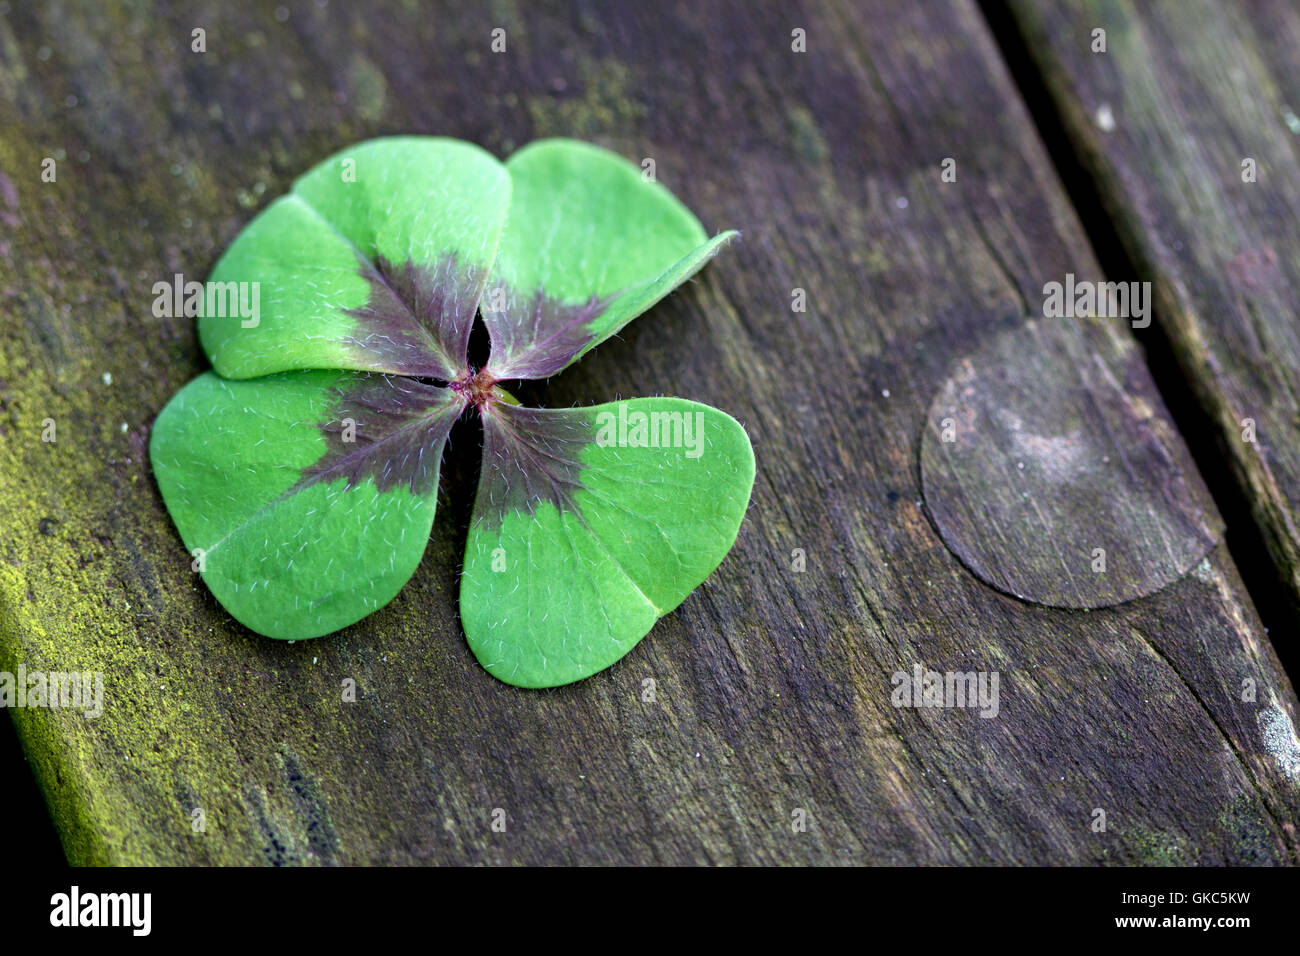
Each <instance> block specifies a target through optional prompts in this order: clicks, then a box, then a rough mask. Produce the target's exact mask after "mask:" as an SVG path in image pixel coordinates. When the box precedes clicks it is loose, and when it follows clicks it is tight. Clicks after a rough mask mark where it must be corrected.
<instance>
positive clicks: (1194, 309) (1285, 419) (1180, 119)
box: [1011, 0, 1300, 611]
mask: <svg viewBox="0 0 1300 956" xmlns="http://www.w3.org/2000/svg"><path fill="white" fill-rule="evenodd" d="M1011 8H1012V11H1013V13H1014V15H1015V17H1016V20H1017V21H1018V23H1019V25H1020V29H1021V31H1022V32H1023V35H1024V39H1025V42H1026V43H1027V44H1028V46H1029V48H1030V49H1031V50H1032V51H1033V52H1034V54H1035V61H1036V65H1037V68H1038V70H1039V75H1040V76H1041V77H1042V81H1043V82H1044V83H1045V84H1046V86H1047V88H1048V89H1049V91H1050V93H1051V96H1052V100H1053V102H1054V104H1055V107H1056V108H1057V109H1058V110H1059V112H1060V115H1061V118H1062V121H1063V125H1064V126H1065V128H1066V131H1067V134H1068V136H1069V137H1070V140H1071V144H1072V146H1073V148H1074V149H1075V150H1076V151H1077V152H1078V153H1079V155H1080V156H1081V157H1082V160H1083V162H1084V165H1085V166H1086V168H1087V170H1088V172H1089V173H1090V174H1091V175H1092V177H1093V179H1094V182H1095V184H1096V188H1097V189H1098V190H1099V192H1100V193H1101V196H1102V201H1103V203H1104V206H1105V209H1106V212H1107V214H1108V215H1109V216H1110V217H1111V219H1112V220H1113V222H1114V224H1115V227H1116V230H1117V232H1118V233H1119V236H1120V239H1121V240H1122V242H1123V246H1124V250H1125V252H1126V254H1127V255H1128V257H1129V258H1130V259H1131V260H1132V261H1133V262H1134V263H1135V265H1136V268H1137V270H1138V272H1139V274H1140V277H1141V278H1142V279H1143V280H1147V281H1150V282H1152V283H1153V288H1154V293H1155V298H1156V316H1157V321H1158V322H1159V324H1160V327H1161V329H1162V331H1163V333H1164V334H1165V335H1166V336H1167V337H1168V339H1169V341H1170V343H1171V345H1172V348H1173V352H1174V355H1175V357H1176V359H1177V362H1178V365H1179V367H1180V368H1181V370H1182V373H1183V374H1184V375H1185V376H1186V378H1187V379H1188V381H1189V382H1190V385H1191V388H1192V390H1193V392H1194V394H1195V396H1196V398H1197V400H1198V402H1199V404H1200V405H1201V407H1202V409H1203V410H1204V413H1205V414H1206V415H1207V416H1208V418H1209V420H1210V422H1211V423H1212V427H1213V428H1214V429H1215V431H1216V432H1217V435H1216V439H1217V444H1218V447H1219V448H1220V449H1221V450H1222V452H1223V453H1224V455H1225V456H1226V457H1227V459H1228V461H1229V462H1230V464H1231V470H1232V476H1233V479H1235V481H1236V483H1237V486H1238V487H1239V489H1240V493H1241V494H1242V495H1243V496H1245V498H1246V500H1247V501H1248V504H1249V509H1250V511H1251V513H1252V515H1253V518H1254V520H1255V522H1256V523H1257V524H1258V526H1259V529H1260V531H1261V536H1262V538H1263V541H1264V543H1265V545H1266V546H1267V549H1268V552H1269V554H1270V556H1271V558H1272V560H1273V562H1274V564H1275V565H1276V568H1277V570H1278V574H1279V576H1280V577H1281V579H1282V581H1283V582H1284V584H1285V586H1286V589H1287V591H1288V596H1289V598H1290V600H1291V601H1292V602H1294V604H1295V605H1296V606H1297V607H1300V387H1298V386H1297V383H1298V382H1300V296H1298V295H1297V292H1296V290H1297V288H1300V285H1298V282H1300V231H1297V229H1296V221H1297V210H1300V119H1297V116H1296V111H1300V9H1297V8H1296V6H1295V4H1293V3H1288V2H1286V0H1263V2H1250V3H1226V4H1225V3H1213V2H1210V0H1192V2H1177V3H1175V2H1155V3H1131V2H1123V3H1112V2H1109V0H1106V2H1102V0H1069V2H1064V3H1058V2H1050V3H1047V2H1041V0H1012V3H1011ZM1097 29H1101V30H1104V31H1105V41H1106V50H1105V52H1104V53H1101V52H1098V53H1094V52H1092V47H1093V31H1094V30H1097ZM1153 331H1154V330H1153ZM1294 610H1295V608H1292V611H1294Z"/></svg>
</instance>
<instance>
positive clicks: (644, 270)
mask: <svg viewBox="0 0 1300 956" xmlns="http://www.w3.org/2000/svg"><path fill="white" fill-rule="evenodd" d="M734 235H735V233H734V232H727V233H723V234H721V235H718V236H716V237H715V238H713V239H711V240H710V239H708V237H707V236H706V234H705V232H704V230H703V228H702V227H701V226H700V223H699V222H698V220H696V218H695V217H694V216H693V215H692V214H691V213H690V211H689V210H687V209H686V208H685V207H684V206H683V205H682V204H681V203H680V202H678V201H677V200H676V199H675V198H674V197H673V196H672V195H671V194H670V193H669V192H668V191H667V190H666V189H664V188H663V187H662V186H660V185H658V184H657V183H654V182H647V181H644V179H643V177H642V175H641V171H640V170H639V169H637V168H636V167H635V166H633V165H632V164H631V163H628V162H627V161H625V160H623V159H621V158H619V157H617V156H615V155H613V154H612V153H609V152H607V151H605V150H601V149H598V148H596V147H593V146H589V145H586V144H583V143H578V142H573V141H566V140H545V141H541V142H537V143H534V144H532V145H530V146H528V147H527V148H525V149H522V150H520V151H519V152H517V153H515V154H514V155H513V156H511V157H510V159H509V161H508V162H506V163H504V164H502V163H500V162H499V161H497V160H496V159H495V158H493V157H492V156H491V155H490V154H488V153H486V152H484V151H483V150H481V149H479V148H478V147H476V146H473V145H471V144H468V143H463V142H459V141H456V140H450V139H439V138H428V137H397V138H386V139H379V140H372V141H369V142H366V143H361V144H359V145H357V146H354V147H352V148H350V149H347V150H344V151H343V152H341V153H339V154H337V155H335V156H333V157H331V158H330V159H327V160H325V161H324V162H323V163H321V164H320V165H318V166H316V167H315V168H314V169H312V170H311V171H310V172H308V173H307V174H306V175H304V176H303V177H301V178H300V179H299V180H298V181H297V182H295V183H294V185H293V188H292V190H291V191H290V192H289V194H288V195H286V196H283V197H281V198H280V199H277V200H276V201H275V202H274V203H272V204H271V205H270V206H269V207H268V208H267V209H266V210H265V211H264V212H262V213H261V214H260V215H259V216H257V217H256V218H255V219H254V220H253V222H251V223H250V224H249V225H248V227H247V228H246V229H245V230H244V231H243V232H242V233H241V234H240V235H239V236H238V237H237V238H236V239H235V241H234V243H233V244H232V245H231V246H230V248H229V249H228V250H227V251H226V253H225V255H224V256H223V257H222V258H221V260H220V261H219V262H218V263H217V265H216V267H215V269H214V271H213V274H212V276H211V278H210V280H209V283H208V285H207V287H206V288H207V290H209V291H211V290H212V289H213V288H214V287H215V288H216V289H218V290H219V293H221V292H222V291H230V292H232V293H233V292H237V291H238V290H241V289H243V288H244V286H243V285H242V284H243V283H249V284H251V285H252V286H253V288H255V289H256V292H257V295H256V296H247V297H246V299H251V300H252V301H255V302H258V303H259V307H258V314H257V315H256V316H253V317H252V318H250V317H249V316H248V315H246V314H243V313H241V312H239V311H238V310H231V309H222V308H205V309H202V310H201V311H202V314H201V316H200V318H199V335H200V338H201V340H202V343H203V346H204V349H205V351H206V352H207V353H208V355H209V357H210V358H211V360H212V364H213V367H214V369H215V372H208V373H206V374H204V375H202V376H200V377H199V378H197V379H195V380H194V381H193V382H191V383H190V384H189V385H187V386H186V387H185V388H184V389H182V390H181V392H180V393H179V394H177V395H176V396H175V397H174V398H173V399H172V401H171V402H170V403H169V404H168V405H167V407H166V408H165V409H164V410H163V411H162V412H161V413H160V414H159V416H158V419H157V422H156V423H155V425H154V429H153V437H152V440H151V445H150V454H151V458H152V462H153V468H154V473H155V475H156V476H157V479H158V485H159V488H160V489H161V491H162V495H163V499H164V501H165V502H166V504H167V508H168V510H169V511H170V513H171V516H172V518H173V520H174V521H175V523H176V527H177V529H178V530H179V531H180V535H181V538H182V539H183V540H184V542H185V546H186V548H187V549H189V550H190V552H191V553H192V554H193V555H195V563H196V566H197V567H198V568H199V570H200V571H201V572H202V575H203V579H204V581H205V582H206V583H207V585H208V587H209V588H210V589H211V591H212V593H213V594H214V595H215V596H216V597H217V599H218V600H219V601H220V602H221V603H222V605H224V606H225V608H226V609H227V610H228V611H229V612H230V613H231V614H232V615H234V617H235V618H237V619H238V620H239V621H241V622H242V623H243V624H245V625H247V626H248V627H249V628H251V629H252V630H254V631H257V632H258V633H260V634H263V635H266V636H267V637H273V638H284V639H304V638H311V637H319V636H321V635H324V634H328V633H330V632H332V631H336V630H338V629H339V628H342V627H344V626H346V625H348V624H352V623H353V622H355V621H358V620H360V619H361V618H363V617H365V616H366V615H367V614H370V613H371V612H372V611H375V610H377V609H378V608H380V607H383V606H384V605H385V604H387V603H388V602H389V601H390V600H392V599H393V597H394V596H395V595H396V594H397V593H398V591H400V590H401V588H402V587H403V585H405V584H406V582H407V581H408V580H409V579H410V577H411V576H412V574H414V573H415V569H416V567H417V565H418V564H419V562H420V559H421V556H422V555H423V553H424V549H425V544H426V542H427V540H428V538H429V534H430V531H431V528H432V525H433V514H434V506H435V504H436V499H437V492H438V470H439V465H440V463H441V459H442V452H443V447H444V445H445V443H446V440H447V436H448V434H449V432H450V430H451V427H452V425H453V423H454V422H455V421H456V420H457V419H458V418H460V417H461V415H462V414H463V413H465V412H466V411H467V410H468V409H471V408H472V409H474V410H476V412H477V413H478V416H479V418H480V419H481V421H482V427H483V466H482V472H481V476H480V480H479V488H478V496H477V499H476V501H475V504H474V514H473V518H472V520H471V525H470V530H469V540H468V544H467V549H466V556H465V567H464V572H463V575H462V578H461V593H460V610H461V620H462V623H463V624H464V628H465V634H466V636H467V638H468V640H469V644H470V647H471V648H472V650H473V652H474V654H475V655H476V656H477V658H478V660H479V661H480V662H481V663H482V664H483V666H484V667H485V668H487V670H488V671H489V672H490V673H492V674H493V675H494V676H496V677H498V678H500V679H501V680H503V681H505V682H507V683H510V684H516V685H519V686H524V687H550V686H555V685H559V684H565V683H569V682H571V681H575V680H579V679H581V678H584V677H587V676H589V675H591V674H594V673H596V672H597V671H599V670H602V669H603V668H605V667H608V666H609V665H610V664H612V663H614V662H615V661H617V660H618V659H619V658H620V657H622V656H623V655H624V654H626V653H627V652H628V651H629V650H631V648H632V647H634V646H635V645H636V643H637V642H638V641H639V640H640V639H641V638H642V637H644V636H645V634H646V633H647V632H648V631H649V630H650V628H651V627H652V626H653V625H654V623H655V621H656V620H657V619H658V618H659V617H661V616H662V615H664V614H666V613H668V612H669V611H671V610H672V609H673V608H675V607H677V606H678V605H679V604H680V603H681V602H682V601H683V600H684V599H685V598H686V596H687V595H689V594H690V593H691V591H693V590H694V589H695V588H696V587H697V586H698V585H699V584H700V583H701V582H702V581H703V580H704V579H705V578H706V577H708V575H709V574H711V573H712V572H713V570H714V569H715V568H716V567H717V566H718V564H719V563H720V562H721V561H722V559H723V558H724V557H725V556H726V554H727V552H728V551H729V550H730V549H731V546H732V544H733V543H734V542H735V539H736V534H737V532H738V530H739V527H740V523H741V520H742V519H743V517H744V514H745V509H746V507H747V505H748V502H749V495H750V491H751V489H752V487H753V481H754V456H753V451H752V449H751V447H750V443H749V439H748V437H747V436H746V434H745V431H744V429H743V428H742V427H741V426H740V425H739V424H738V423H737V422H736V421H735V420H734V419H732V418H731V417H729V416H728V415H725V414H723V413H722V412H720V411H717V410H716V409H713V408H710V407H708V406H705V405H700V404H697V403H695V402H689V401H685V400H682V399H677V398H648V399H633V400H628V401H624V402H615V403H611V404H607V405H600V406H595V407H590V408H566V409H540V408H527V407H524V406H521V405H519V404H518V403H517V402H516V401H515V400H514V399H513V398H512V397H511V396H510V395H509V394H508V393H507V392H506V391H504V390H503V389H502V387H501V385H500V384H499V383H500V382H508V381H513V380H519V379H542V378H547V377H549V376H551V375H554V374H555V373H557V372H559V371H560V370H561V369H563V368H565V367H566V366H568V365H570V364H571V363H573V362H574V361H576V360H577V359H578V358H580V357H581V356H583V355H584V354H586V353H587V352H588V351H590V350H591V349H592V348H594V347H595V346H596V345H598V344H600V343H601V342H603V341H604V340H605V339H607V338H609V337H610V336H611V335H614V334H615V333H616V332H618V331H619V329H621V328H622V327H623V326H624V325H625V324H626V323H627V322H628V321H630V320H631V319H633V318H635V317H636V316H637V315H638V314H640V313H641V312H643V311H645V310H646V309H647V308H649V307H650V306H651V305H653V304H654V303H655V302H657V301H658V300H659V299H661V298H662V297H663V296H664V295H666V294H667V293H668V292H670V291H671V290H672V289H673V288H675V287H676V286H677V285H679V284H680V283H681V282H683V281H685V280H686V279H688V278H689V277H690V276H691V275H693V274H694V273H695V272H696V271H697V270H698V269H699V268H700V267H701V266H703V265H704V263H705V262H707V261H708V260H709V259H710V258H711V257H712V256H713V255H714V254H715V253H716V252H717V251H718V249H719V248H720V247H721V246H722V245H724V244H725V243H726V242H728V241H729V240H730V239H731V238H732V237H733V236H734ZM228 283H235V284H241V285H226V284H228ZM206 301H207V302H209V303H212V302H217V303H220V302H223V301H234V298H233V296H231V297H227V298H226V299H223V298H222V295H221V294H218V295H216V296H213V295H209V296H208V297H207V300H206ZM476 314H479V315H481V317H482V320H483V322H484V324H485V325H486V327H487V331H488V334H489V338H490V340H491V354H490V358H489V361H488V363H487V364H486V365H485V366H484V367H483V368H481V369H477V370H476V369H473V368H471V367H470V366H469V364H468V357H467V355H468V345H469V336H470V330H471V327H472V325H473V322H474V318H475V315H476Z"/></svg>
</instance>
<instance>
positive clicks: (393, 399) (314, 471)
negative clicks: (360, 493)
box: [295, 374, 465, 496]
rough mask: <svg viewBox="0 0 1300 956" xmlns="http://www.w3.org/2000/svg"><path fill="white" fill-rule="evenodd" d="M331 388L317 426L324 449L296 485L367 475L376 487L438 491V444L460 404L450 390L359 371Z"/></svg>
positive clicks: (424, 492)
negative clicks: (333, 400)
mask: <svg viewBox="0 0 1300 956" xmlns="http://www.w3.org/2000/svg"><path fill="white" fill-rule="evenodd" d="M332 391H333V392H334V394H335V395H336V396H337V397H338V402H337V404H336V405H334V406H333V407H332V408H331V410H330V415H331V417H330V419H329V421H326V422H322V423H321V424H320V426H319V427H320V431H321V434H322V435H323V436H324V438H325V441H326V445H327V447H326V450H325V453H324V454H323V455H321V457H320V458H319V459H318V460H317V461H316V463H315V464H313V465H311V466H310V467H308V468H306V469H304V471H303V474H302V477H301V478H300V479H299V481H298V483H297V485H296V486H295V489H297V488H301V487H302V486H304V485H308V484H314V483H315V482H318V481H332V480H334V479H336V478H340V477H341V478H346V479H347V487H348V488H352V487H353V486H354V485H358V484H360V483H361V482H363V481H365V480H366V479H368V478H370V479H373V480H374V482H375V486H376V487H377V488H378V489H379V490H380V491H389V490H390V489H392V488H397V487H399V486H404V487H406V488H408V489H410V492H411V494H413V495H417V496H426V495H430V494H433V493H435V492H436V491H437V484H438V466H439V464H440V463H441V458H442V448H443V444H444V443H445V442H446V440H447V435H448V434H450V432H451V426H452V425H453V424H455V422H456V419H457V418H459V417H460V413H461V411H462V410H463V409H464V407H465V405H464V403H463V402H462V401H460V400H459V399H458V398H457V397H456V396H455V394H454V393H452V391H451V390H450V389H446V388H439V387H438V386H436V385H425V384H424V383H423V382H417V381H415V380H414V379H409V378H403V377H401V376H390V375H369V374H361V375H355V376H348V377H346V378H344V379H343V380H342V382H341V383H340V384H339V385H338V386H336V387H335V388H334V389H332ZM349 439H351V440H349Z"/></svg>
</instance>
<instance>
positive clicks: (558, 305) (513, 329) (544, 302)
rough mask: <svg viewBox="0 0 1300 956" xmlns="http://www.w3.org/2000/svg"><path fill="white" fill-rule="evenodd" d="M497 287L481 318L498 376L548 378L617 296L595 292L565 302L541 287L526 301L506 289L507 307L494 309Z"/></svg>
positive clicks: (583, 343)
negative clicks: (577, 302)
mask: <svg viewBox="0 0 1300 956" xmlns="http://www.w3.org/2000/svg"><path fill="white" fill-rule="evenodd" d="M503 291H505V290H503ZM495 292H496V290H494V289H491V290H488V298H487V301H486V302H485V304H484V308H483V323H484V324H485V325H486V326H487V328H488V333H489V334H490V335H491V337H492V356H491V359H490V361H489V362H488V368H489V370H490V371H491V372H492V373H493V374H494V375H495V376H496V378H498V379H534V378H549V377H550V376H552V375H554V374H555V373H556V372H558V371H560V370H561V369H562V368H564V367H565V366H566V365H568V364H569V363H570V362H571V361H573V358H574V356H576V355H577V354H578V353H579V352H581V351H582V350H583V349H584V348H586V347H587V346H588V345H590V344H591V342H592V340H593V339H594V338H595V336H594V335H593V334H592V333H591V331H590V326H591V323H592V322H593V321H595V320H596V319H597V318H599V317H600V315H601V313H603V312H604V311H605V310H606V309H608V308H609V305H610V303H611V302H613V301H614V300H615V299H616V298H618V294H614V295H607V296H602V297H597V296H594V295H593V296H592V297H591V298H590V299H588V300H587V301H586V302H584V303H583V304H581V305H565V304H564V303H562V302H560V301H559V300H558V299H553V298H550V297H549V296H547V295H546V294H545V293H543V292H541V291H540V290H539V291H537V292H536V293H534V294H533V296H532V297H531V298H530V299H528V300H526V301H525V300H524V299H523V297H522V296H520V295H519V294H518V293H515V292H513V291H506V294H505V295H504V296H503V298H504V300H505V308H504V309H500V310H496V311H493V310H491V309H490V308H489V307H490V306H491V305H493V302H492V298H493V295H494V294H495Z"/></svg>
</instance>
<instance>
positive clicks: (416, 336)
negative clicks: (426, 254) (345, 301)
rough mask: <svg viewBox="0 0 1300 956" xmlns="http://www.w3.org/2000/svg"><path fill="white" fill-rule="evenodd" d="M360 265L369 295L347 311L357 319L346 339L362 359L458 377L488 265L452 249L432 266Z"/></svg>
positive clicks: (442, 376) (392, 368)
mask: <svg viewBox="0 0 1300 956" xmlns="http://www.w3.org/2000/svg"><path fill="white" fill-rule="evenodd" d="M359 271H360V273H361V276H362V277H363V278H364V279H365V280H366V281H367V282H369V283H370V297H369V298H368V299H367V300H366V304H365V305H363V306H361V307H360V308H357V309H349V310H348V312H347V314H348V315H350V316H352V317H353V318H354V319H356V320H357V329H356V333H355V334H354V335H353V337H352V338H351V339H350V340H349V341H348V343H347V344H349V345H351V346H352V347H353V348H355V349H357V350H359V351H360V352H361V353H362V355H363V356H364V360H373V359H374V358H375V357H378V359H379V361H380V362H381V363H382V365H383V366H384V370H385V371H390V372H398V373H401V374H404V375H427V376H431V377H433V378H440V379H444V380H447V381H450V380H451V379H452V378H454V377H455V376H456V374H457V373H458V372H460V370H461V369H463V368H464V367H465V362H466V357H467V353H468V351H469V333H470V329H471V327H472V326H473V324H474V313H475V311H476V310H477V308H478V300H479V296H480V295H482V293H483V282H484V280H485V279H486V277H487V272H486V270H483V269H480V268H478V267H476V266H473V265H461V264H460V262H459V260H458V259H457V258H456V256H455V255H454V254H451V253H448V254H447V255H444V256H442V257H441V258H439V259H438V261H437V262H436V263H435V264H434V265H433V266H432V267H428V266H422V265H416V264H415V263H414V262H411V261H410V260H407V261H406V262H403V263H400V264H398V263H393V262H389V261H388V260H387V259H385V258H383V257H382V256H380V257H379V258H378V259H376V260H375V262H374V263H371V262H370V261H369V260H366V259H362V260H361V265H360V270H359Z"/></svg>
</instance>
